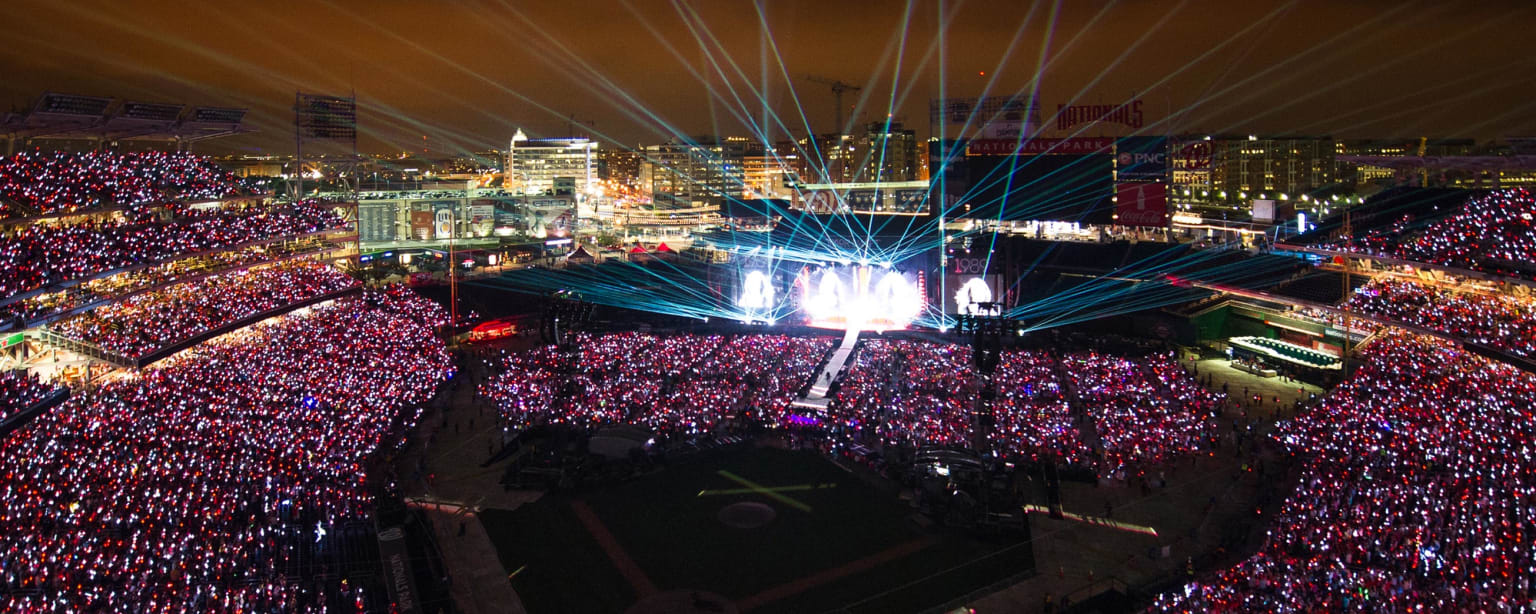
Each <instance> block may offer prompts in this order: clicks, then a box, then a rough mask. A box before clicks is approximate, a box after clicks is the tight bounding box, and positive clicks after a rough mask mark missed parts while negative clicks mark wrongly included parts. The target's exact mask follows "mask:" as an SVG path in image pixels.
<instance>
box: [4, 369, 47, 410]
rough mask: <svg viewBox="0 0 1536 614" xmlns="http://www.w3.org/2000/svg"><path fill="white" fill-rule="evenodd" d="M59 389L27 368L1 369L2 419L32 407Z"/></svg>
mask: <svg viewBox="0 0 1536 614" xmlns="http://www.w3.org/2000/svg"><path fill="white" fill-rule="evenodd" d="M56 390H58V387H57V386H54V385H52V384H47V383H44V382H43V381H42V380H41V379H38V377H37V375H36V374H33V373H31V372H28V371H25V370H19V369H18V370H13V371H0V420H4V419H6V418H9V417H11V416H12V415H13V414H15V413H16V412H19V411H21V410H23V409H26V408H28V407H31V406H32V404H34V403H37V402H38V401H41V400H43V399H44V398H47V397H48V395H50V394H53V393H54V391H56Z"/></svg>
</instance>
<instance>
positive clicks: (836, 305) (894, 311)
mask: <svg viewBox="0 0 1536 614" xmlns="http://www.w3.org/2000/svg"><path fill="white" fill-rule="evenodd" d="M876 275H878V279H876ZM799 285H800V291H801V300H800V308H801V310H802V311H803V312H804V313H805V316H806V323H807V324H809V325H811V326H817V327H821V328H836V329H844V330H846V329H855V328H856V329H860V330H893V329H902V328H906V327H907V326H908V325H909V324H911V323H912V320H914V319H916V318H917V316H918V315H920V314H921V313H922V311H923V306H924V302H925V301H924V298H923V291H922V288H921V286H920V285H918V284H917V283H914V282H913V281H912V280H911V279H909V278H908V277H907V276H906V275H903V274H902V273H901V272H899V271H894V270H881V269H872V268H870V267H867V266H860V267H829V268H826V269H823V270H820V271H816V272H814V273H811V272H807V273H805V274H803V275H802V277H801V279H800V282H799Z"/></svg>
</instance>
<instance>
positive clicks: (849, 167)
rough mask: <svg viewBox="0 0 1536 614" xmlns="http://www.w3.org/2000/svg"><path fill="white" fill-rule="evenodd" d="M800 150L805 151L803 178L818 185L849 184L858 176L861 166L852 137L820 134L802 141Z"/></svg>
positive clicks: (801, 174)
mask: <svg viewBox="0 0 1536 614" xmlns="http://www.w3.org/2000/svg"><path fill="white" fill-rule="evenodd" d="M800 149H802V150H804V151H805V161H804V167H805V169H804V171H803V172H801V173H800V176H801V177H802V178H805V179H807V180H814V181H815V182H817V183H849V182H852V181H853V180H854V177H856V176H857V175H858V171H859V164H858V161H857V160H855V159H854V155H855V153H856V149H857V146H856V144H855V139H854V138H853V137H852V136H850V135H846V134H819V135H816V137H815V138H804V139H800Z"/></svg>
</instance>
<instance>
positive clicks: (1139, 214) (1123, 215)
mask: <svg viewBox="0 0 1536 614" xmlns="http://www.w3.org/2000/svg"><path fill="white" fill-rule="evenodd" d="M1115 223H1116V224H1120V225H1122V226H1167V225H1168V186H1167V185H1165V184H1161V183H1122V184H1119V185H1116V186H1115Z"/></svg>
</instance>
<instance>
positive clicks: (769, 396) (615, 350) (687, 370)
mask: <svg viewBox="0 0 1536 614" xmlns="http://www.w3.org/2000/svg"><path fill="white" fill-rule="evenodd" d="M832 343H833V339H832V338H831V337H792V336H787V335H744V336H737V337H724V336H718V335H666V336H658V335H651V334H645V333H619V334H612V335H601V336H592V335H581V336H579V339H578V341H577V343H576V345H577V346H578V347H579V348H580V349H579V351H577V352H574V353H562V352H560V351H558V350H557V349H556V348H554V347H552V346H547V347H541V348H537V349H535V350H532V351H529V352H523V353H518V354H511V355H505V356H503V357H501V358H500V359H499V361H498V362H499V364H498V365H494V366H495V367H497V368H498V370H499V374H498V375H497V376H496V377H494V378H492V379H491V380H490V381H488V382H487V383H486V384H485V385H483V386H481V388H480V392H481V394H482V395H484V396H486V397H487V398H489V399H491V400H492V401H493V402H495V403H496V404H497V405H498V407H500V410H501V412H502V414H503V416H504V417H505V418H506V419H507V421H508V422H509V423H510V424H511V425H513V426H515V427H518V428H525V427H528V426H532V425H537V424H575V425H579V426H583V427H588V428H590V427H596V426H601V425H608V424H644V425H646V426H648V427H650V428H652V429H654V430H655V431H656V432H658V433H661V434H663V435H666V436H677V437H693V436H698V435H701V434H703V433H707V432H710V431H713V430H714V429H715V428H716V427H718V426H720V425H721V424H722V423H725V422H727V421H740V422H743V423H745V422H748V421H756V422H760V423H765V424H770V425H779V424H782V422H783V421H784V420H785V419H786V418H787V415H788V413H789V408H790V403H791V402H792V401H793V400H794V398H795V396H796V395H797V394H798V393H799V392H800V390H801V389H802V388H803V387H805V386H806V385H807V384H809V382H810V378H811V377H812V375H813V374H814V372H815V369H816V366H817V365H818V364H819V363H820V361H821V360H822V359H823V358H824V357H825V355H826V353H827V351H828V350H830V349H831V347H832Z"/></svg>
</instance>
